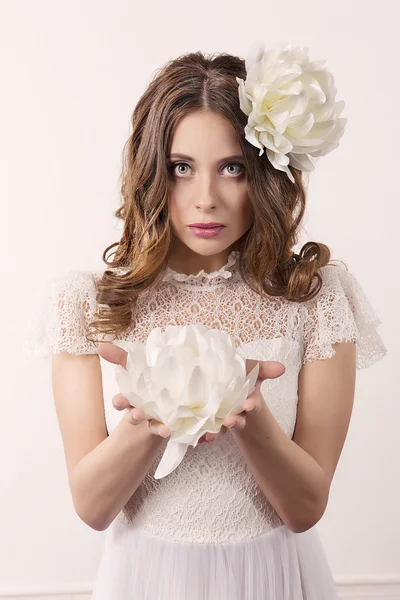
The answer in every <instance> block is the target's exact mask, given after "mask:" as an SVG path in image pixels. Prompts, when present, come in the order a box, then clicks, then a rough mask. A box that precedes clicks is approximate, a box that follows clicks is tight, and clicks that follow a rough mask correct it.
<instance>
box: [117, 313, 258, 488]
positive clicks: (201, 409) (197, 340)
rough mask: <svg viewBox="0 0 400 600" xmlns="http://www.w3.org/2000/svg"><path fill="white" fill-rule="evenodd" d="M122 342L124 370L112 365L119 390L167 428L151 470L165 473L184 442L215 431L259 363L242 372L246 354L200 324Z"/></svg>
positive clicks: (238, 402)
mask: <svg viewBox="0 0 400 600" xmlns="http://www.w3.org/2000/svg"><path fill="white" fill-rule="evenodd" d="M126 345H127V346H128V349H127V351H128V357H127V362H126V369H125V368H124V367H122V366H121V365H116V379H117V383H118V386H119V390H120V392H121V393H122V394H123V395H124V396H125V397H126V398H127V399H128V401H129V403H130V404H131V405H132V406H135V407H137V408H141V409H142V410H143V411H144V413H145V415H146V418H147V419H150V418H152V419H156V420H157V421H161V422H162V423H164V424H165V425H167V427H168V428H169V429H170V430H171V431H172V433H171V436H170V438H169V441H168V444H167V447H166V448H165V451H164V454H163V456H162V458H161V460H160V463H159V465H158V467H157V470H156V472H155V474H154V478H155V479H161V478H162V477H165V476H166V475H169V474H170V473H171V472H172V471H173V470H174V469H176V467H177V466H178V465H179V464H180V463H181V461H182V459H183V457H184V456H185V454H186V451H187V449H188V447H189V446H193V447H195V446H197V443H198V441H199V439H200V438H201V437H202V436H203V435H204V434H205V433H206V432H211V433H218V432H219V431H220V429H221V426H222V424H223V422H224V420H225V419H226V417H227V416H228V415H230V414H236V413H239V412H241V411H242V404H243V402H244V401H245V400H246V398H247V396H248V395H249V394H251V392H252V391H253V390H254V388H255V384H256V381H257V377H258V371H259V364H256V366H255V367H254V368H253V369H252V370H251V371H250V373H249V374H248V375H246V354H245V353H244V351H243V350H242V348H240V347H239V348H236V345H235V341H234V339H233V338H232V336H231V335H229V333H228V332H227V331H224V330H219V329H207V328H206V327H205V326H204V325H203V324H202V323H194V324H191V325H183V326H178V325H168V326H167V328H166V330H165V332H162V330H161V328H160V327H157V328H155V329H153V330H152V331H151V332H150V334H149V336H148V338H147V340H146V342H144V343H143V342H131V343H128V344H125V346H126Z"/></svg>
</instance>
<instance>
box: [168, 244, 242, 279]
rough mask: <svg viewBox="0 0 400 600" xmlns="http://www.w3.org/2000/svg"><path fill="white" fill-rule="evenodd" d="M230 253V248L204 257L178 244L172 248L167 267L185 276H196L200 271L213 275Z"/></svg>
mask: <svg viewBox="0 0 400 600" xmlns="http://www.w3.org/2000/svg"><path fill="white" fill-rule="evenodd" d="M231 251H232V248H227V249H226V250H224V251H223V252H219V253H218V254H212V255H209V256H205V255H203V254H198V253H197V252H194V251H192V250H190V248H188V247H187V246H185V245H184V244H182V243H180V244H179V245H178V244H176V246H175V247H174V248H173V250H172V252H171V254H170V258H169V261H168V266H169V267H170V268H171V269H173V270H174V271H177V272H178V273H183V274H185V275H197V273H199V272H200V271H202V270H204V271H205V272H206V273H214V272H215V271H218V270H219V269H221V268H222V267H223V266H224V265H225V264H226V263H227V261H228V257H229V254H230V253H231Z"/></svg>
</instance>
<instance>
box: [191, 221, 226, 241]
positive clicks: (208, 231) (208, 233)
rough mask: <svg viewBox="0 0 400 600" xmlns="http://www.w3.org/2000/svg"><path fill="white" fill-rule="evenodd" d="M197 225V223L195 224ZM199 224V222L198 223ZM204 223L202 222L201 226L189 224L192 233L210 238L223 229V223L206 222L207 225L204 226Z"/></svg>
mask: <svg viewBox="0 0 400 600" xmlns="http://www.w3.org/2000/svg"><path fill="white" fill-rule="evenodd" d="M196 225H197V224H196ZM199 225H200V223H199ZM204 225H205V223H204V224H202V227H198V226H197V227H196V226H195V225H189V229H190V231H191V232H192V233H194V235H196V236H197V237H203V238H210V237H215V236H216V235H219V234H220V233H221V231H222V230H223V229H225V225H220V226H213V225H211V224H209V223H207V225H208V227H204Z"/></svg>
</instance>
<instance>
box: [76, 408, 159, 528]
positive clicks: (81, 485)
mask: <svg viewBox="0 0 400 600" xmlns="http://www.w3.org/2000/svg"><path fill="white" fill-rule="evenodd" d="M163 441H164V438H162V437H160V436H157V435H154V434H152V433H151V431H150V430H149V428H148V427H147V421H144V422H143V423H141V424H140V425H132V424H131V423H129V422H128V421H127V413H125V414H124V416H123V417H122V419H121V421H120V422H119V423H118V425H117V427H116V428H115V429H114V431H112V432H111V434H110V435H109V436H108V437H107V438H106V439H105V440H103V441H102V442H101V443H100V444H99V445H98V446H96V448H94V449H93V450H92V451H91V452H89V453H88V454H87V455H86V456H85V457H84V458H83V459H82V460H81V461H80V462H79V463H78V465H77V466H76V467H75V470H74V473H73V478H72V483H71V491H72V497H73V502H74V506H75V509H76V511H77V513H78V515H79V516H80V518H81V519H82V520H83V521H84V522H85V523H87V524H88V525H90V527H92V528H93V529H96V530H104V529H106V528H107V527H108V526H109V525H110V523H112V521H113V520H114V519H115V517H116V516H117V515H118V513H119V512H120V511H121V510H122V508H123V507H124V506H125V504H126V503H127V502H128V500H129V499H130V498H131V497H132V495H133V494H134V492H135V491H136V489H137V488H138V487H139V485H140V484H141V482H142V481H143V479H144V478H145V476H146V474H147V473H148V471H149V470H150V468H151V466H152V464H153V462H154V460H155V457H156V455H157V453H158V451H159V449H160V446H161V445H162V443H163Z"/></svg>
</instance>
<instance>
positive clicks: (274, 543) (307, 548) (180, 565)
mask: <svg viewBox="0 0 400 600" xmlns="http://www.w3.org/2000/svg"><path fill="white" fill-rule="evenodd" d="M337 598H338V595H337V591H336V588H335V583H334V580H333V577H332V574H331V571H330V567H329V564H328V561H327V558H326V555H325V551H324V548H323V546H322V543H321V541H320V538H319V535H318V532H317V530H316V529H315V527H313V528H312V529H309V530H308V531H306V532H304V533H293V532H292V531H290V529H288V528H287V527H286V526H285V525H284V526H282V527H278V528H277V529H274V530H273V531H270V532H267V533H265V534H263V535H261V536H258V537H255V538H251V539H248V540H243V541H233V542H224V543H207V544H203V543H197V542H181V541H172V540H166V539H162V538H158V537H155V536H154V535H152V534H149V533H147V532H143V531H139V530H132V529H131V528H129V527H127V525H126V524H125V523H123V522H122V521H119V520H118V519H116V520H115V521H114V522H113V523H112V524H111V526H110V528H109V529H108V530H107V535H106V540H105V546H104V551H103V555H102V558H101V561H100V566H99V570H98V573H97V578H96V581H95V585H94V590H93V594H92V600H337Z"/></svg>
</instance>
